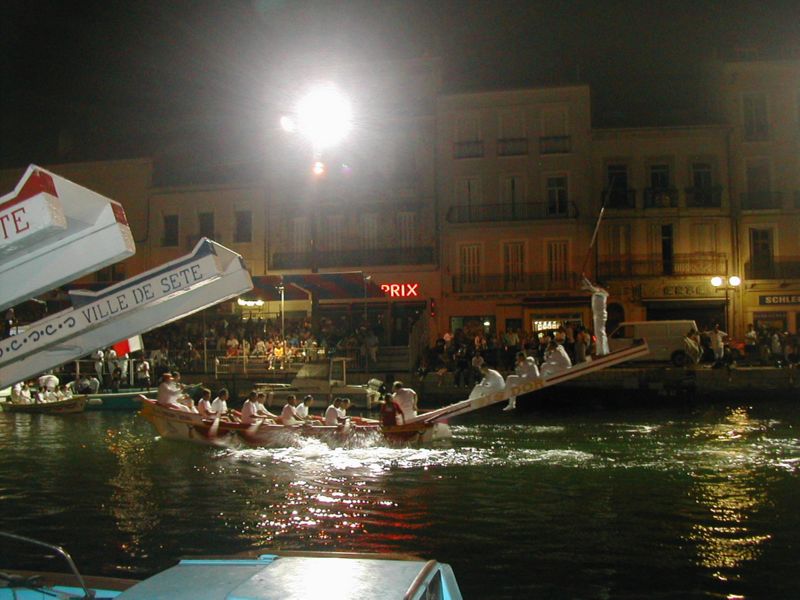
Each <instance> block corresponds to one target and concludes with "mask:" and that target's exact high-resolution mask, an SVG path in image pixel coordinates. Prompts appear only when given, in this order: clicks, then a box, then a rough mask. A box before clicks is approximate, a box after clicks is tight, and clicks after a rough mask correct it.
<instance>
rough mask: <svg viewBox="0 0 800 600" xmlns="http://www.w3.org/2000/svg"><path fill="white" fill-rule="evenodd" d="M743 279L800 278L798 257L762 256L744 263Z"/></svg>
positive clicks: (799, 258) (799, 259) (799, 260)
mask: <svg viewBox="0 0 800 600" xmlns="http://www.w3.org/2000/svg"><path fill="white" fill-rule="evenodd" d="M744 277H745V279H800V257H796V256H793V257H788V258H772V259H770V258H763V259H756V260H751V261H748V262H746V263H744Z"/></svg>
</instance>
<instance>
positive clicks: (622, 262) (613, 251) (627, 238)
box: [603, 223, 632, 275]
mask: <svg viewBox="0 0 800 600" xmlns="http://www.w3.org/2000/svg"><path fill="white" fill-rule="evenodd" d="M630 254H631V226H630V225H628V224H613V223H612V224H610V225H609V226H608V236H607V238H606V251H605V257H604V259H603V264H604V272H606V273H608V274H609V275H630V274H631V267H632V265H631V256H630Z"/></svg>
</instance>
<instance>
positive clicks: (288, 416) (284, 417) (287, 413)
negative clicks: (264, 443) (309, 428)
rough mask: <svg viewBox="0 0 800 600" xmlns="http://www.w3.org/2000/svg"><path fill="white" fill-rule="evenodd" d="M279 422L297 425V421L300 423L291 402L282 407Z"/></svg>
mask: <svg viewBox="0 0 800 600" xmlns="http://www.w3.org/2000/svg"><path fill="white" fill-rule="evenodd" d="M281 422H282V423H283V424H284V425H297V424H298V423H302V421H301V420H300V419H299V418H298V417H297V411H296V410H295V408H294V406H292V405H291V404H287V405H286V406H284V407H283V410H282V411H281Z"/></svg>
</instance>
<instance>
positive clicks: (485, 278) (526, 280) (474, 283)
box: [453, 273, 579, 294]
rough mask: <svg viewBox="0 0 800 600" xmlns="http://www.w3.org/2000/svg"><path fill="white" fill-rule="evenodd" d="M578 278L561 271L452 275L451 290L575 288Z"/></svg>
mask: <svg viewBox="0 0 800 600" xmlns="http://www.w3.org/2000/svg"><path fill="white" fill-rule="evenodd" d="M578 280H579V277H578V274H577V273H563V274H562V276H561V277H554V276H553V275H551V274H550V273H521V274H519V275H516V276H512V275H504V274H502V273H497V274H493V275H479V276H474V277H468V276H465V275H453V292H454V293H456V294H469V293H473V294H475V293H499V292H542V291H564V290H576V289H578V284H579V281H578Z"/></svg>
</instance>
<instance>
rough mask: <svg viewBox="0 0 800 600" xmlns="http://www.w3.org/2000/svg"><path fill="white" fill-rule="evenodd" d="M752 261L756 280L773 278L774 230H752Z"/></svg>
mask: <svg viewBox="0 0 800 600" xmlns="http://www.w3.org/2000/svg"><path fill="white" fill-rule="evenodd" d="M750 259H751V261H752V263H753V264H752V267H751V269H752V273H751V274H750V275H749V276H750V277H753V278H755V279H767V278H769V277H771V276H772V270H773V243H772V229H751V230H750Z"/></svg>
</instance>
